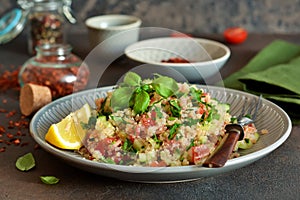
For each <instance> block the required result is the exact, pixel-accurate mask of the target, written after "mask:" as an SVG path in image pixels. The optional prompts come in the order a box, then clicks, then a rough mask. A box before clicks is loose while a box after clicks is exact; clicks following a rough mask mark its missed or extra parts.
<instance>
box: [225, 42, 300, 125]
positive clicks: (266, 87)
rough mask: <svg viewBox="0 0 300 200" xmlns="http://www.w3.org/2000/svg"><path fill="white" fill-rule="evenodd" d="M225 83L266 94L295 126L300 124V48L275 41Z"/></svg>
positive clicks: (232, 86) (240, 88) (264, 95)
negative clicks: (288, 116) (286, 114)
mask: <svg viewBox="0 0 300 200" xmlns="http://www.w3.org/2000/svg"><path fill="white" fill-rule="evenodd" d="M223 83H224V86H225V87H229V88H234V89H238V90H244V91H247V92H250V93H253V94H262V95H263V97H265V98H267V99H269V100H271V101H273V102H274V103H276V104H277V105H279V106H280V107H282V108H283V109H284V110H285V111H286V112H287V113H288V114H289V115H290V117H291V118H292V121H293V123H294V124H300V112H297V110H299V111H300V46H298V45H295V44H292V43H289V42H286V41H282V40H276V41H273V42H272V43H271V44H269V45H268V46H266V47H265V48H263V49H262V50H261V51H260V52H259V53H258V54H257V55H256V56H255V57H254V58H253V59H252V60H250V62H249V63H248V64H247V65H246V66H245V67H243V68H242V69H241V70H240V71H238V72H236V73H234V74H232V75H231V76H229V77H228V78H226V79H225V80H224V81H223Z"/></svg>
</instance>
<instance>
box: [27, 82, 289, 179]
mask: <svg viewBox="0 0 300 200" xmlns="http://www.w3.org/2000/svg"><path fill="white" fill-rule="evenodd" d="M199 87H201V88H203V89H204V90H206V91H207V92H209V93H210V94H211V96H213V97H215V98H217V99H219V100H220V101H221V102H227V103H230V104H231V114H232V115H235V114H238V113H239V111H241V109H242V105H243V104H244V102H245V101H246V99H248V100H249V99H250V100H251V99H257V98H258V97H257V96H254V95H252V94H248V93H245V92H241V91H237V90H232V89H225V88H222V87H214V86H204V85H199ZM112 89H113V86H111V87H104V88H97V89H92V90H86V91H83V92H78V93H74V94H72V95H69V96H66V97H63V98H60V99H57V100H55V101H53V102H52V103H50V104H48V105H47V106H45V107H43V108H42V109H40V110H39V111H38V112H37V113H36V114H35V115H34V117H33V118H32V120H31V123H30V132H31V134H32V137H33V138H34V140H35V141H36V142H37V143H38V144H39V145H40V146H41V147H42V148H43V149H44V150H46V151H48V152H50V153H51V154H53V155H55V156H57V157H59V158H60V159H62V160H63V161H65V162H66V163H68V164H70V165H72V166H74V167H77V168H80V169H82V170H85V171H89V172H92V173H96V174H99V175H103V176H108V177H112V178H116V179H121V180H126V181H136V182H177V181H190V180H195V179H199V178H201V177H204V176H214V175H217V174H221V173H225V172H228V171H231V170H235V169H238V168H241V167H244V166H246V165H249V164H251V163H253V162H255V161H256V160H258V159H260V158H262V157H264V156H266V155H267V154H269V153H271V152H272V151H274V150H275V149H276V148H278V147H279V146H280V145H281V144H282V143H283V142H284V141H285V140H286V139H287V138H288V136H289V135H290V133H291V129H292V125H291V120H290V118H289V117H288V115H287V114H286V113H285V112H284V110H282V109H281V108H280V107H278V106H277V105H275V104H274V103H272V102H270V101H268V100H266V99H263V101H262V107H261V109H260V112H259V114H258V116H257V120H256V127H257V128H258V129H259V130H262V129H267V130H268V131H269V133H268V134H265V135H262V136H261V137H260V139H259V141H258V142H257V143H256V144H255V145H254V146H253V147H252V148H251V149H248V150H244V151H241V152H240V153H241V156H240V157H238V158H234V159H231V160H229V161H228V162H227V163H226V164H225V166H224V167H222V168H205V167H200V166H182V167H181V166H180V167H133V166H121V165H113V164H106V163H99V162H95V161H90V160H87V159H84V158H83V157H81V156H80V155H78V154H76V153H74V152H73V151H67V150H61V149H58V148H56V147H54V146H52V145H50V144H49V143H47V142H46V141H45V139H44V138H45V134H46V133H47V130H48V128H49V127H50V125H51V124H52V123H57V122H59V121H60V120H61V119H62V118H64V117H65V116H66V115H68V114H69V113H70V112H71V111H74V110H76V109H78V108H80V107H81V106H82V105H83V104H84V103H86V102H88V103H89V104H90V105H91V106H92V107H94V99H96V98H98V97H104V96H105V94H106V92H107V91H109V90H112ZM247 102H248V101H247Z"/></svg>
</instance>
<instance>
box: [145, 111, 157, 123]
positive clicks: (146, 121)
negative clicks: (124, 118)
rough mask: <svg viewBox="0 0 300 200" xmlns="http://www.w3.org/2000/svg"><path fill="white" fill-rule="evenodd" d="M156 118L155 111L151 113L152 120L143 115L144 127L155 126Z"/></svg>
mask: <svg viewBox="0 0 300 200" xmlns="http://www.w3.org/2000/svg"><path fill="white" fill-rule="evenodd" d="M155 116H156V113H155V112H154V111H153V112H152V113H151V118H150V117H149V116H148V115H147V114H143V115H142V116H141V122H142V124H143V126H145V127H149V126H153V125H155V121H154V119H155Z"/></svg>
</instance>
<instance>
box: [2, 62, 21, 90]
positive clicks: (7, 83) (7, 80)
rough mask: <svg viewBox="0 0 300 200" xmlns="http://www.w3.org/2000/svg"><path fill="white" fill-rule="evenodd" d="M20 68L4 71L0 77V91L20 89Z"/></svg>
mask: <svg viewBox="0 0 300 200" xmlns="http://www.w3.org/2000/svg"><path fill="white" fill-rule="evenodd" d="M19 71H20V67H18V68H17V69H15V70H13V71H8V70H5V71H4V72H3V73H2V74H1V75H0V91H3V92H4V91H6V90H8V89H17V90H19V89H20V85H19V80H18V75H19Z"/></svg>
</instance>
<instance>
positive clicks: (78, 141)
mask: <svg viewBox="0 0 300 200" xmlns="http://www.w3.org/2000/svg"><path fill="white" fill-rule="evenodd" d="M91 112H92V111H91V108H90V106H89V104H84V105H83V106H82V107H81V108H80V109H78V110H76V111H74V112H72V113H70V114H69V115H67V116H66V117H65V118H63V119H62V120H61V121H60V122H58V123H56V124H52V125H51V126H50V128H49V130H48V132H47V134H46V135H45V140H46V141H47V142H49V143H50V144H52V145H54V146H56V147H58V148H61V149H68V150H76V149H79V148H80V147H81V146H82V140H83V138H84V137H85V134H86V130H84V129H83V128H82V126H81V123H88V121H89V118H90V117H91Z"/></svg>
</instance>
